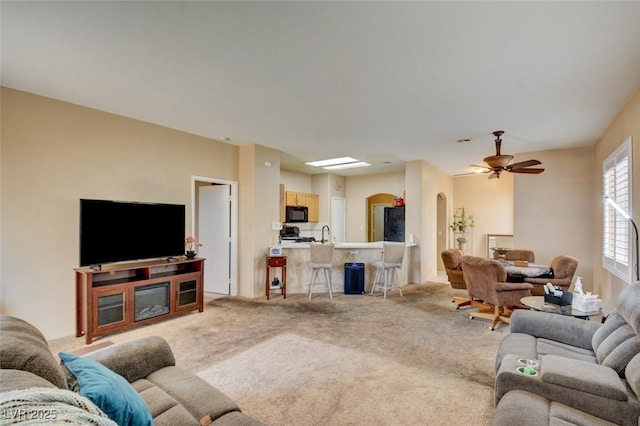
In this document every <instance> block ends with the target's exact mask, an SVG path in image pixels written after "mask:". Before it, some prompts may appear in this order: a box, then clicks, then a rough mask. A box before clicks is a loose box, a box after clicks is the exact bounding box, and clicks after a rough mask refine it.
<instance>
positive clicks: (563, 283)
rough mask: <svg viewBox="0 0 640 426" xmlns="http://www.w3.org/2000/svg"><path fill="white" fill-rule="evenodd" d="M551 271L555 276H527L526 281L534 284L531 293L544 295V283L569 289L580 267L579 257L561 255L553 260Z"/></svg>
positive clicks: (565, 289)
mask: <svg viewBox="0 0 640 426" xmlns="http://www.w3.org/2000/svg"><path fill="white" fill-rule="evenodd" d="M550 266H551V272H553V278H525V279H524V281H525V282H527V283H529V284H533V290H531V294H533V295H534V296H542V295H544V285H545V284H546V283H551V284H553V285H556V286H558V287H561V288H562V290H564V291H568V290H569V287H571V282H572V281H573V276H574V275H575V273H576V269H578V259H576V258H575V257H572V256H567V255H560V256H556V257H554V258H553V259H552V260H551V265H550Z"/></svg>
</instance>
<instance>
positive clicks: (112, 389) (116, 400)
mask: <svg viewBox="0 0 640 426" xmlns="http://www.w3.org/2000/svg"><path fill="white" fill-rule="evenodd" d="M58 355H59V356H60V359H61V360H62V362H63V367H65V368H66V369H67V370H69V372H70V373H71V374H73V375H74V376H75V377H76V380H77V382H78V387H79V390H80V395H82V396H84V397H87V398H89V399H90V400H91V401H93V403H94V404H96V405H97V406H98V407H100V409H101V410H102V411H104V412H105V414H106V415H107V416H109V418H110V419H111V420H113V421H115V422H116V423H118V425H119V426H153V418H152V417H151V413H150V412H149V407H147V404H146V403H145V402H144V400H143V399H142V397H141V396H140V394H138V392H136V390H135V389H134V388H133V387H132V386H131V384H130V383H129V382H127V380H126V379H125V378H124V377H122V376H120V375H119V374H117V373H115V372H114V371H111V370H109V369H108V368H107V367H105V366H104V365H102V364H100V363H99V362H97V361H94V360H92V359H90V358H84V357H81V356H77V355H73V354H68V353H64V352H60V353H59V354H58Z"/></svg>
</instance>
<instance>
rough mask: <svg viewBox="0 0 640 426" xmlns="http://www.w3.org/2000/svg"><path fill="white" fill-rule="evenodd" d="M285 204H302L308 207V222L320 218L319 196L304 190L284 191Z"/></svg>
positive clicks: (316, 220)
mask: <svg viewBox="0 0 640 426" xmlns="http://www.w3.org/2000/svg"><path fill="white" fill-rule="evenodd" d="M284 198H285V205H287V206H304V207H307V208H308V209H309V222H318V221H319V220H320V196H319V195H318V194H307V193H305V192H296V191H285V196H284Z"/></svg>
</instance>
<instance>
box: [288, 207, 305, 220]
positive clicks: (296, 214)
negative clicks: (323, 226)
mask: <svg viewBox="0 0 640 426" xmlns="http://www.w3.org/2000/svg"><path fill="white" fill-rule="evenodd" d="M285 222H286V223H299V222H309V208H308V207H304V206H286V207H285Z"/></svg>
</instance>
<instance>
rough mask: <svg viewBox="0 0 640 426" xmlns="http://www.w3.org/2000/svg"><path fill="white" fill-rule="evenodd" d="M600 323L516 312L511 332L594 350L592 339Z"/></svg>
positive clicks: (559, 316) (512, 320) (561, 316)
mask: <svg viewBox="0 0 640 426" xmlns="http://www.w3.org/2000/svg"><path fill="white" fill-rule="evenodd" d="M600 325H601V324H600V323H597V322H595V321H593V322H592V321H584V320H580V319H577V318H567V317H566V316H563V315H556V314H550V313H547V312H537V311H527V310H520V309H519V310H516V311H515V312H514V313H513V314H512V315H511V323H510V328H509V329H510V331H511V332H512V333H523V334H529V335H531V336H534V337H538V338H543V339H549V340H553V341H556V342H561V343H565V344H567V345H571V346H576V347H579V348H583V349H589V350H593V345H592V344H591V339H592V338H593V334H594V333H595V332H596V330H597V329H598V328H600Z"/></svg>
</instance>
